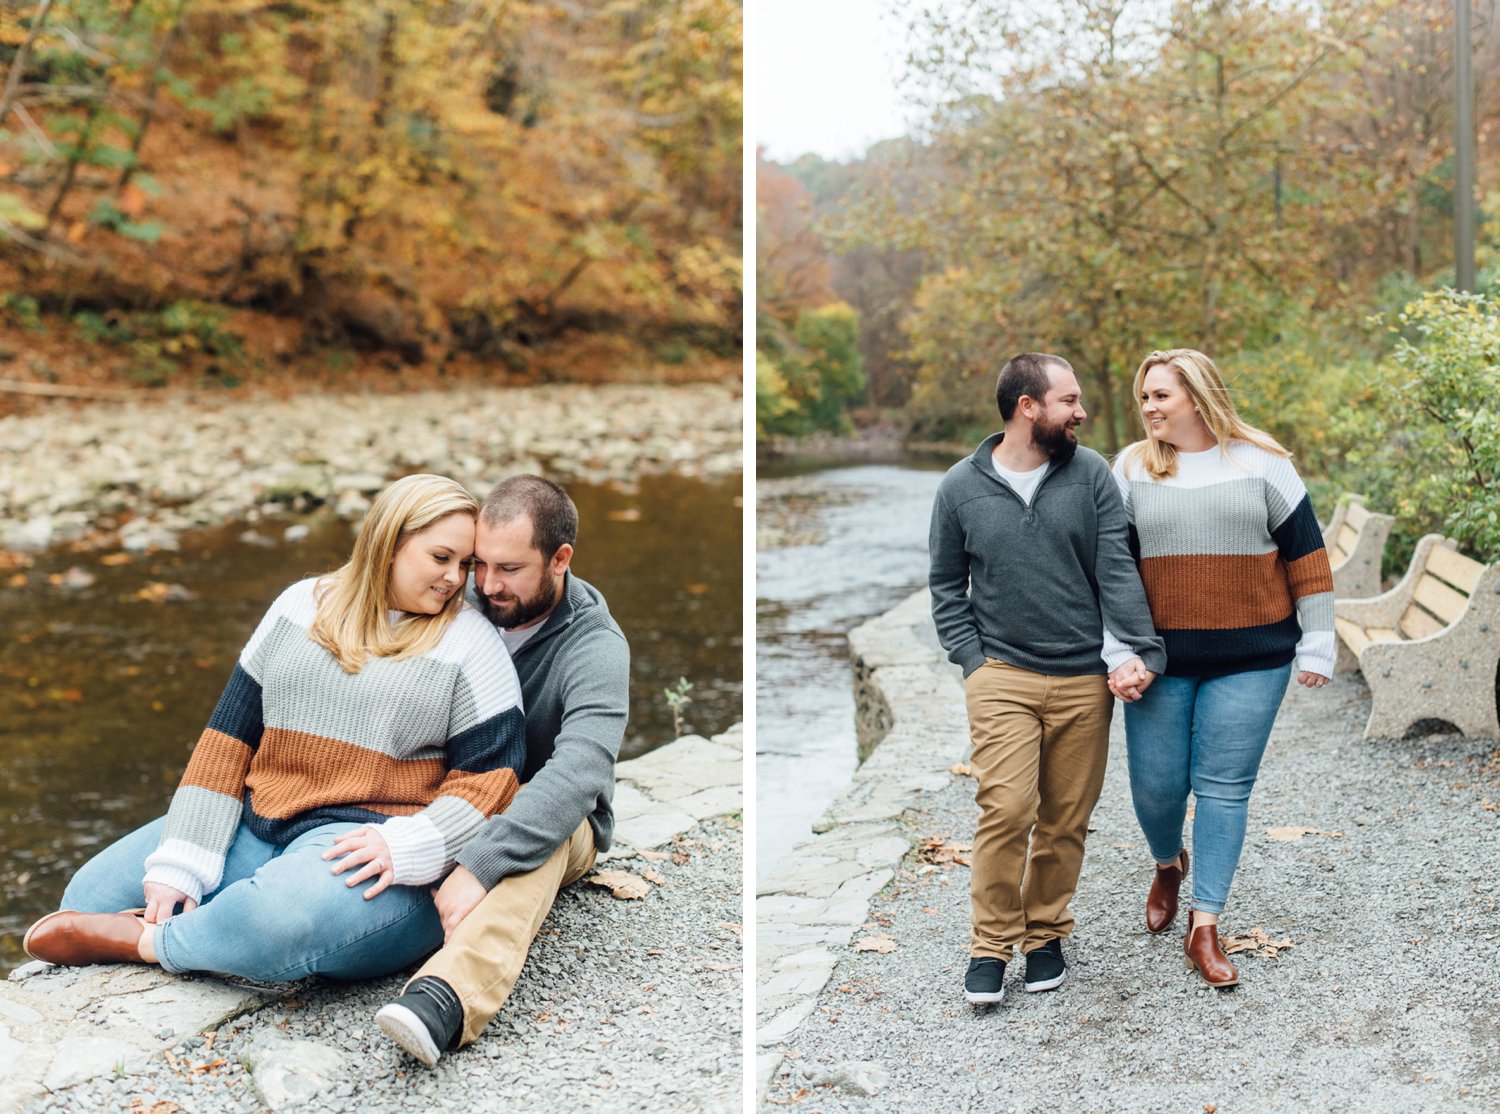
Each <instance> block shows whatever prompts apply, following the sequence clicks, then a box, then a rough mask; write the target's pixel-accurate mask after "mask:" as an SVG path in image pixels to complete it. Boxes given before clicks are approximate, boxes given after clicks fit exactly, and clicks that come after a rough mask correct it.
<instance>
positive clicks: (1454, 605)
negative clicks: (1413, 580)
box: [1412, 573, 1469, 626]
mask: <svg viewBox="0 0 1500 1114" xmlns="http://www.w3.org/2000/svg"><path fill="white" fill-rule="evenodd" d="M1412 599H1414V600H1415V601H1416V602H1417V603H1419V604H1421V605H1422V606H1423V607H1425V608H1426V609H1427V610H1428V611H1430V612H1432V613H1433V615H1435V616H1436V617H1437V618H1438V620H1439V621H1441V622H1442V624H1443V625H1444V626H1447V625H1448V624H1449V623H1451V622H1453V620H1455V619H1457V618H1458V617H1459V615H1460V614H1461V613H1462V612H1463V609H1464V605H1465V604H1467V603H1468V602H1469V597H1468V596H1467V595H1465V594H1464V593H1463V592H1455V591H1454V590H1453V589H1452V588H1450V587H1448V585H1446V584H1444V583H1443V582H1442V581H1441V580H1439V579H1438V578H1437V577H1435V576H1428V575H1426V574H1425V573H1424V574H1423V576H1422V579H1421V580H1419V581H1417V590H1416V591H1415V592H1413V593H1412Z"/></svg>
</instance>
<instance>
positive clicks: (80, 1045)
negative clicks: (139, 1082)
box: [42, 1037, 146, 1091]
mask: <svg viewBox="0 0 1500 1114" xmlns="http://www.w3.org/2000/svg"><path fill="white" fill-rule="evenodd" d="M145 1062H146V1053H145V1051H144V1050H143V1049H140V1048H137V1047H136V1046H135V1045H133V1044H129V1043H127V1042H126V1041H120V1040H111V1039H110V1038H108V1037H64V1038H63V1039H62V1040H60V1041H58V1042H57V1043H56V1044H55V1045H53V1046H52V1065H51V1066H50V1067H49V1068H48V1069H47V1074H46V1075H45V1076H43V1077H42V1086H43V1087H45V1088H47V1090H49V1091H56V1090H58V1089H59V1088H62V1087H67V1086H69V1085H70V1084H73V1083H78V1082H80V1081H81V1080H84V1079H92V1078H94V1076H96V1075H103V1074H105V1073H106V1072H126V1073H129V1072H130V1071H131V1070H132V1069H134V1068H137V1067H139V1066H140V1065H142V1064H144V1063H145Z"/></svg>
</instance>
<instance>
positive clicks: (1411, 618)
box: [1397, 603, 1448, 638]
mask: <svg viewBox="0 0 1500 1114" xmlns="http://www.w3.org/2000/svg"><path fill="white" fill-rule="evenodd" d="M1397 625H1398V626H1399V627H1400V628H1401V633H1402V634H1404V635H1406V637H1407V638H1426V637H1427V636H1428V635H1431V634H1437V633H1438V631H1440V630H1442V629H1443V628H1444V627H1446V626H1447V625H1448V624H1446V623H1444V622H1442V621H1441V620H1438V619H1434V618H1433V617H1432V616H1431V615H1429V614H1428V613H1427V612H1426V611H1424V610H1422V608H1421V607H1420V606H1419V605H1417V604H1415V603H1413V604H1411V605H1410V606H1409V607H1407V609H1406V610H1405V611H1404V612H1403V613H1402V615H1401V622H1400V623H1398V624H1397Z"/></svg>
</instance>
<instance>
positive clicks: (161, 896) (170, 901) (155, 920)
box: [146, 882, 198, 924]
mask: <svg viewBox="0 0 1500 1114" xmlns="http://www.w3.org/2000/svg"><path fill="white" fill-rule="evenodd" d="M179 901H180V902H181V903H182V911H183V912H184V913H191V912H192V911H193V910H194V909H196V908H198V903H197V902H196V901H194V900H193V899H192V898H190V897H188V895H187V894H185V893H183V892H182V891H181V890H174V889H173V888H172V887H171V886H164V885H162V884H161V883H160V882H147V883H146V923H147V924H161V923H162V922H164V921H169V920H171V919H172V915H173V912H174V911H175V910H176V908H177V903H178V902H179Z"/></svg>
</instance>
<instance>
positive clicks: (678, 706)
mask: <svg viewBox="0 0 1500 1114" xmlns="http://www.w3.org/2000/svg"><path fill="white" fill-rule="evenodd" d="M692 691H693V682H691V681H689V680H688V679H687V678H686V677H678V678H677V683H676V684H675V685H673V686H672V687H671V688H669V689H664V690H662V694H663V695H664V696H665V697H666V698H667V705H668V707H670V708H671V709H672V735H673V737H674V738H678V739H680V738H682V710H683V709H684V708H686V707H687V706H688V705H689V704H691V703H692V702H693V698H692V697H691V696H689V695H688V693H690V692H692Z"/></svg>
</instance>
